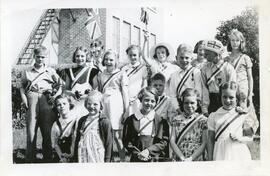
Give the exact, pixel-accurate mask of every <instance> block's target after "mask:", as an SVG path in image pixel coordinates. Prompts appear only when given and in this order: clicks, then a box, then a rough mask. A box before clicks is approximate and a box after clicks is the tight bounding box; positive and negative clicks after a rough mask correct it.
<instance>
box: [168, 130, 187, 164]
mask: <svg viewBox="0 0 270 176" xmlns="http://www.w3.org/2000/svg"><path fill="white" fill-rule="evenodd" d="M175 140H176V136H175V127H173V126H172V134H171V139H170V145H171V148H172V150H173V152H174V153H175V154H176V155H177V156H178V158H180V160H181V161H184V160H185V156H184V155H183V153H182V152H181V150H180V149H179V148H178V146H177V144H176V143H175Z"/></svg>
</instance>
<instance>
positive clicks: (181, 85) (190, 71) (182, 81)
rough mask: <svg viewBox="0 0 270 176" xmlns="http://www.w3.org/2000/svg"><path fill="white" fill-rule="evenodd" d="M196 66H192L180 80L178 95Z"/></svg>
mask: <svg viewBox="0 0 270 176" xmlns="http://www.w3.org/2000/svg"><path fill="white" fill-rule="evenodd" d="M194 69H195V68H194V67H191V68H190V69H189V70H188V71H187V72H186V73H185V74H184V76H183V77H182V79H181V81H180V82H179V84H178V86H177V89H176V95H178V93H179V94H180V91H181V89H182V87H183V85H184V84H185V83H186V81H187V79H188V78H189V76H190V74H191V73H192V72H193V70H194Z"/></svg>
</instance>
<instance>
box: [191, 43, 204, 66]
mask: <svg viewBox="0 0 270 176" xmlns="http://www.w3.org/2000/svg"><path fill="white" fill-rule="evenodd" d="M202 43H203V40H200V41H199V42H198V43H196V45H195V47H194V51H193V52H194V53H196V54H197V58H196V59H194V60H192V62H191V65H192V66H193V67H197V68H198V69H201V68H202V67H203V66H204V65H205V63H206V62H207V60H206V58H205V57H204V49H203V48H202Z"/></svg>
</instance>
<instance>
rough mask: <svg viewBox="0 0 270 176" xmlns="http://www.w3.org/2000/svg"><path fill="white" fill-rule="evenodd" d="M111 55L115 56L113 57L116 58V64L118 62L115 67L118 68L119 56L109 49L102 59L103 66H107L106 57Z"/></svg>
mask: <svg viewBox="0 0 270 176" xmlns="http://www.w3.org/2000/svg"><path fill="white" fill-rule="evenodd" d="M109 54H113V55H114V56H115V62H116V65H115V67H117V66H118V62H119V58H118V54H117V53H116V52H115V51H114V50H112V49H108V50H107V51H105V53H104V54H103V57H102V62H101V64H102V65H103V66H105V63H104V59H105V57H106V56H107V55H109Z"/></svg>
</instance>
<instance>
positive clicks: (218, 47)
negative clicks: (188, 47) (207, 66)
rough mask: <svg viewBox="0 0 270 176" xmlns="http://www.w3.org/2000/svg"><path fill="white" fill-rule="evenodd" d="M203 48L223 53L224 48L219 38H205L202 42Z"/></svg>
mask: <svg viewBox="0 0 270 176" xmlns="http://www.w3.org/2000/svg"><path fill="white" fill-rule="evenodd" d="M202 48H203V49H206V50H209V51H213V52H215V53H217V54H222V53H223V49H224V48H223V45H222V43H221V42H220V41H218V40H204V41H203V43H202Z"/></svg>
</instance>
